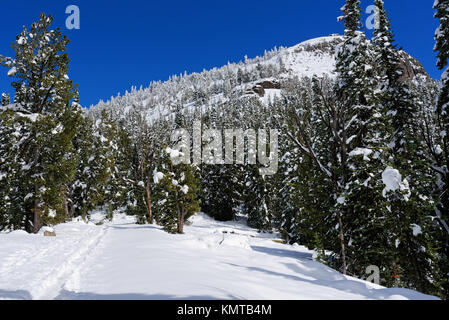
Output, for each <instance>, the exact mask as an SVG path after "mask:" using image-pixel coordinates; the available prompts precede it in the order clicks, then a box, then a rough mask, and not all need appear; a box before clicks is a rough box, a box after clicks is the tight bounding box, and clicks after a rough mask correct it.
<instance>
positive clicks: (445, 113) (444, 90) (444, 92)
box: [434, 0, 449, 297]
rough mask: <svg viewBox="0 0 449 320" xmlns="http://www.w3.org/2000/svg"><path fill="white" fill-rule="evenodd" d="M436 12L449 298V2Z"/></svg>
mask: <svg viewBox="0 0 449 320" xmlns="http://www.w3.org/2000/svg"><path fill="white" fill-rule="evenodd" d="M434 9H436V10H437V12H436V13H435V17H436V18H438V19H439V20H440V26H439V27H438V29H437V30H436V32H435V41H436V44H435V51H437V52H438V62H437V66H438V68H439V69H440V70H444V72H443V75H442V78H441V84H440V85H441V89H440V95H439V98H438V103H437V115H438V124H439V131H440V139H441V140H440V141H441V143H440V145H441V146H440V148H439V149H440V150H439V152H437V153H438V154H437V156H436V167H437V168H438V170H439V190H438V191H439V192H438V193H439V198H438V200H439V206H438V215H439V217H440V223H441V224H443V227H444V230H446V232H444V235H443V236H442V250H441V254H442V263H441V265H442V269H443V273H444V274H445V277H444V280H443V281H444V284H443V290H444V295H445V296H446V297H447V296H448V295H449V267H448V266H449V230H448V227H447V225H448V221H449V68H448V67H447V66H448V62H449V61H448V59H449V1H448V0H436V1H435V3H434Z"/></svg>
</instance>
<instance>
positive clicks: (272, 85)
mask: <svg viewBox="0 0 449 320" xmlns="http://www.w3.org/2000/svg"><path fill="white" fill-rule="evenodd" d="M266 89H281V84H280V82H279V81H278V80H275V79H272V80H263V81H260V82H257V83H256V84H255V85H254V87H252V88H251V89H248V90H247V91H246V92H245V94H257V95H258V96H259V97H263V96H265V90H266Z"/></svg>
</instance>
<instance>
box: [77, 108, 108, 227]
mask: <svg viewBox="0 0 449 320" xmlns="http://www.w3.org/2000/svg"><path fill="white" fill-rule="evenodd" d="M115 135H116V130H115V122H114V121H113V120H112V119H111V117H110V116H109V115H108V114H107V112H106V111H103V112H102V114H101V118H100V119H98V120H96V121H95V123H93V122H92V121H91V120H90V119H88V118H86V119H85V121H84V123H83V124H82V126H81V128H80V130H79V133H78V137H77V140H78V142H77V143H76V145H77V149H78V150H79V151H78V152H79V156H80V162H79V166H78V168H77V173H76V178H75V183H74V198H75V200H74V203H75V208H76V209H77V212H76V215H81V216H82V217H83V218H86V217H87V216H88V214H89V211H90V210H93V209H95V208H96V207H97V206H98V205H101V204H104V200H105V198H106V187H105V186H106V185H107V182H108V181H109V178H110V177H111V174H112V169H113V167H114V150H115V149H116V146H115V145H114V141H115Z"/></svg>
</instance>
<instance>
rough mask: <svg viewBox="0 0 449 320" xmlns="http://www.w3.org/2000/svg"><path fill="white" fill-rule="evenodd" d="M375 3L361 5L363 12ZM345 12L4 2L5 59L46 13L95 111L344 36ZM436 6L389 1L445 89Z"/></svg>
mask: <svg viewBox="0 0 449 320" xmlns="http://www.w3.org/2000/svg"><path fill="white" fill-rule="evenodd" d="M372 3H373V0H370V1H366V0H362V7H363V9H364V10H365V9H366V7H367V6H369V5H371V4H372ZM72 4H73V5H77V6H79V8H80V12H81V28H80V30H67V29H66V28H65V20H66V18H67V17H68V15H67V14H66V13H65V11H66V7H67V6H69V5H72ZM343 4H344V0H331V1H329V0H312V1H308V0H307V1H302V0H240V1H238V0H227V1H214V0H190V1H178V0H177V1H173V0H165V1H160V0H157V1H154V0H127V1H116V0H108V1H104V0H95V1H94V0H90V1H86V0H78V1H76V0H70V1H65V0H34V1H29V0H23V1H3V3H2V5H1V11H0V30H1V31H0V54H3V55H6V56H10V55H12V50H11V49H10V43H11V42H12V41H14V40H15V36H16V35H17V34H18V33H19V32H20V31H21V29H22V26H23V25H27V26H29V25H30V24H31V23H32V22H33V21H36V20H38V17H39V13H40V12H45V13H51V14H52V15H53V16H54V17H55V22H54V25H55V27H61V29H62V30H63V32H64V33H66V34H67V35H68V37H69V38H70V39H71V44H70V45H69V55H70V58H71V64H70V74H69V76H70V78H71V79H73V80H74V81H75V82H77V83H79V90H80V95H81V104H82V105H84V106H86V107H88V106H89V105H91V104H96V103H97V102H98V101H99V100H100V99H103V100H107V99H109V98H110V97H111V96H115V95H117V93H119V92H121V93H123V92H125V90H129V89H130V88H131V86H137V87H140V86H141V85H142V86H144V87H147V86H148V85H149V83H150V82H151V81H153V80H167V79H168V77H169V76H170V75H173V74H180V73H184V71H187V72H188V73H191V72H199V71H202V70H203V69H210V68H213V67H219V66H222V65H224V64H226V63H227V62H228V61H231V62H237V61H240V60H242V59H243V57H244V56H245V55H248V57H254V56H257V55H261V54H263V52H264V50H265V49H271V48H273V47H274V46H285V47H288V46H293V45H295V44H297V43H299V42H302V41H304V40H308V39H310V38H314V37H319V36H326V35H329V34H332V33H343V26H342V23H339V22H337V16H339V15H340V11H339V9H340V8H341V7H342V5H343ZM432 4H433V1H407V0H385V5H386V7H387V10H388V11H389V14H390V18H391V19H392V25H393V28H394V31H395V34H396V40H397V43H398V45H400V46H401V47H403V48H404V49H405V50H406V51H408V52H409V53H410V54H412V55H413V56H415V57H417V58H418V59H419V60H420V61H421V63H422V64H423V65H424V67H425V68H426V70H427V71H428V72H429V74H430V75H431V76H432V77H434V78H436V79H439V78H440V75H441V72H440V71H439V70H438V69H437V68H436V67H435V63H436V58H435V57H436V54H435V53H434V52H433V46H434V41H433V34H434V31H435V29H436V27H437V26H438V20H436V19H434V18H433V10H432ZM366 17H367V15H366ZM366 17H365V18H366ZM365 18H364V19H365ZM6 72H7V70H6V69H4V68H2V69H0V91H1V92H9V93H13V92H12V90H13V89H12V88H11V86H10V82H11V79H9V78H8V77H7V76H6Z"/></svg>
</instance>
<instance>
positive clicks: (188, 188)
mask: <svg viewBox="0 0 449 320" xmlns="http://www.w3.org/2000/svg"><path fill="white" fill-rule="evenodd" d="M179 156H180V155H179V152H178V151H176V150H172V149H170V148H169V147H168V148H166V150H165V154H164V157H163V162H162V164H161V167H160V168H161V169H162V171H161V172H158V171H156V172H155V173H154V181H155V182H157V183H158V184H159V185H160V190H159V192H158V193H157V196H156V210H157V215H158V216H159V221H160V224H161V225H162V226H163V227H164V229H165V230H166V231H167V232H170V233H181V234H182V233H184V224H185V221H187V219H189V218H190V217H191V216H192V215H194V214H195V213H197V212H199V211H200V210H201V208H200V203H199V201H198V199H197V195H198V191H199V181H198V177H197V176H196V174H195V172H194V168H193V167H192V166H190V165H187V164H183V163H180V164H174V161H176V159H177V158H178V157H179ZM175 163H176V162H175Z"/></svg>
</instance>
